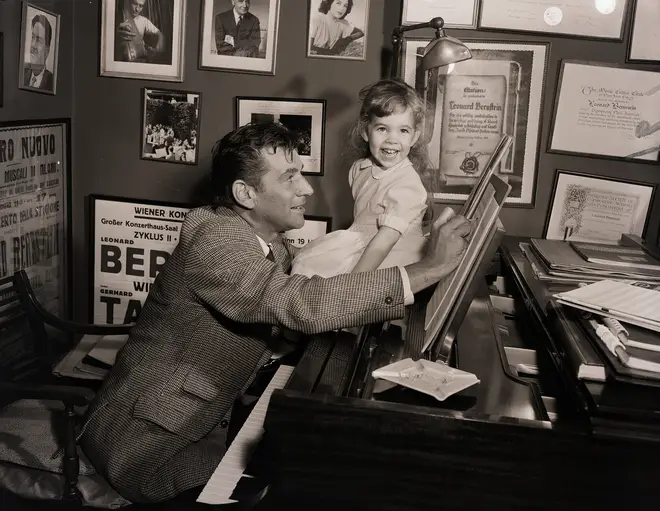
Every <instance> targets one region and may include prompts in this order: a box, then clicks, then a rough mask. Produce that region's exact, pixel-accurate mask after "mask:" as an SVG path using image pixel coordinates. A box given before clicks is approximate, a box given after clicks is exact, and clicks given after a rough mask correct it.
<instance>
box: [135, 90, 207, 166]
mask: <svg viewBox="0 0 660 511" xmlns="http://www.w3.org/2000/svg"><path fill="white" fill-rule="evenodd" d="M200 108H201V94H199V93H198V92H189V91H176V90H165V89H150V88H145V89H143V98H142V144H141V157H142V159H144V160H154V161H164V162H169V163H183V164H187V165H196V164H197V162H198V158H199V151H198V147H197V143H198V142H197V141H198V140H199V127H200V111H201V110H200Z"/></svg>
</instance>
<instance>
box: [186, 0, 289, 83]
mask: <svg viewBox="0 0 660 511" xmlns="http://www.w3.org/2000/svg"><path fill="white" fill-rule="evenodd" d="M238 16H239V14H238V13H237V12H236V11H234V9H233V7H232V2H231V0H204V1H203V3H202V17H201V27H200V31H199V33H200V40H199V68H200V69H206V70H216V71H230V72H237V73H254V74H263V75H274V74H275V65H276V56H277V30H278V25H279V17H280V0H251V1H250V6H249V11H248V12H246V13H245V14H243V15H242V16H244V19H246V20H247V21H242V22H241V27H240V30H239V27H238V25H237V21H236V20H237V18H238ZM243 24H246V25H247V26H244V25H243ZM236 39H239V41H236ZM257 39H258V42H257ZM255 43H256V44H255Z"/></svg>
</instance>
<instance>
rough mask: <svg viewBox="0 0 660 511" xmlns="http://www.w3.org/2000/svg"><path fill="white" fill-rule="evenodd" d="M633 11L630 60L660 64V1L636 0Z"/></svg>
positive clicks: (629, 49) (629, 48)
mask: <svg viewBox="0 0 660 511" xmlns="http://www.w3.org/2000/svg"><path fill="white" fill-rule="evenodd" d="M633 13H634V14H633V22H632V23H633V24H632V33H631V34H630V45H629V47H628V61H629V62H648V63H653V62H655V63H658V64H660V1H658V0H636V1H635V10H634V11H633Z"/></svg>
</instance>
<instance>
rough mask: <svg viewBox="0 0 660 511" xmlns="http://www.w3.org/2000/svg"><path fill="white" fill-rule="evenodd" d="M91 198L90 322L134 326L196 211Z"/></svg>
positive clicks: (178, 206)
mask: <svg viewBox="0 0 660 511" xmlns="http://www.w3.org/2000/svg"><path fill="white" fill-rule="evenodd" d="M88 200H89V211H90V220H89V239H90V243H89V261H90V264H89V280H88V282H89V288H88V292H89V299H88V303H89V309H88V316H89V322H90V323H94V324H99V325H104V324H126V323H131V322H134V321H135V320H136V319H137V317H138V316H139V314H140V312H141V310H142V305H143V304H144V301H145V300H146V299H147V295H148V294H149V288H150V286H151V284H153V282H154V281H155V280H156V276H157V274H158V272H159V271H160V269H161V268H162V267H163V265H164V264H165V262H167V259H168V258H169V256H170V255H171V254H172V252H173V251H174V248H175V247H176V245H177V244H178V242H179V235H180V232H181V225H182V224H183V220H184V219H185V216H186V214H187V213H188V211H190V209H192V208H191V207H190V206H189V205H187V204H181V203H175V202H164V201H154V200H147V199H132V198H127V197H115V196H110V195H95V194H93V195H89V197H88ZM136 233H137V234H136ZM126 240H130V242H131V243H130V245H129V244H128V243H127V242H126ZM122 242H123V243H122ZM129 250H130V255H129ZM129 259H130V261H129Z"/></svg>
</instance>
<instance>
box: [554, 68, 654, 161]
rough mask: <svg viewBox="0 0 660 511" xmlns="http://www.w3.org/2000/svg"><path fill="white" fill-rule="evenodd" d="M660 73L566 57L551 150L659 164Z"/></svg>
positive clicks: (560, 74)
mask: <svg viewBox="0 0 660 511" xmlns="http://www.w3.org/2000/svg"><path fill="white" fill-rule="evenodd" d="M659 150H660V73H659V72H653V71H640V70H637V69H628V68H624V67H622V66H617V65H616V64H602V63H591V62H580V61H573V60H563V61H562V63H561V70H560V73H559V86H558V88H557V94H556V98H555V115H554V119H553V125H552V129H551V130H550V142H549V144H548V151H549V152H556V153H567V154H582V155H588V156H601V157H607V158H614V159H626V160H629V159H636V160H639V161H640V162H647V163H658V151H659Z"/></svg>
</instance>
